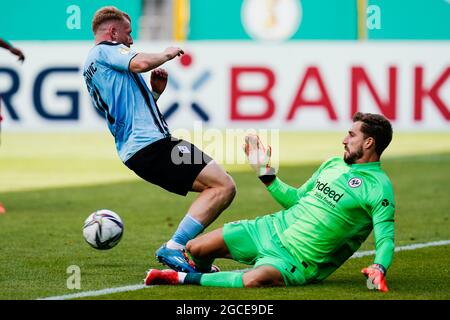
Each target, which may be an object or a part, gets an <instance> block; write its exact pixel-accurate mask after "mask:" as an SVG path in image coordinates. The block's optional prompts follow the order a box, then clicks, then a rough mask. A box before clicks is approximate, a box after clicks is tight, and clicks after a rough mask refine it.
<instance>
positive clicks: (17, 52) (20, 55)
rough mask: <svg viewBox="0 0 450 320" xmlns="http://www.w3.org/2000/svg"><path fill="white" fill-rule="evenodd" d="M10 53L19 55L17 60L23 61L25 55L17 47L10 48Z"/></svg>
mask: <svg viewBox="0 0 450 320" xmlns="http://www.w3.org/2000/svg"><path fill="white" fill-rule="evenodd" d="M9 51H10V52H11V53H12V54H14V55H16V56H18V57H19V61H21V62H24V61H25V56H24V55H23V53H22V51H20V50H19V49H17V48H11V49H10V50H9Z"/></svg>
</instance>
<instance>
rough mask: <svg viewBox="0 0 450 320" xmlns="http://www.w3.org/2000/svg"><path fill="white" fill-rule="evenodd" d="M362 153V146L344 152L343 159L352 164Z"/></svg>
mask: <svg viewBox="0 0 450 320" xmlns="http://www.w3.org/2000/svg"><path fill="white" fill-rule="evenodd" d="M363 154H364V151H363V148H362V147H360V148H359V149H358V150H356V151H354V152H349V151H347V153H345V154H344V161H345V163H347V164H354V163H355V162H356V160H358V159H361V158H362V156H363Z"/></svg>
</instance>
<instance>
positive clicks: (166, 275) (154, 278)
mask: <svg viewBox="0 0 450 320" xmlns="http://www.w3.org/2000/svg"><path fill="white" fill-rule="evenodd" d="M144 283H145V285H146V286H150V285H155V284H170V285H175V284H179V281H178V272H177V271H175V270H172V269H166V270H158V269H150V270H148V271H147V275H146V276H145V279H144Z"/></svg>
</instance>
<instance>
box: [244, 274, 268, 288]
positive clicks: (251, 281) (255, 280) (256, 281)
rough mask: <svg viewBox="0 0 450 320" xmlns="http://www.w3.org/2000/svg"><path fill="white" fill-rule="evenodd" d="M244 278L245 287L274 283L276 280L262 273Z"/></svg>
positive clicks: (265, 285)
mask: <svg viewBox="0 0 450 320" xmlns="http://www.w3.org/2000/svg"><path fill="white" fill-rule="evenodd" d="M242 280H243V283H244V287H245V288H259V287H268V286H273V285H274V281H273V280H272V279H269V278H267V277H264V276H261V275H250V276H247V277H244V278H243V279H242Z"/></svg>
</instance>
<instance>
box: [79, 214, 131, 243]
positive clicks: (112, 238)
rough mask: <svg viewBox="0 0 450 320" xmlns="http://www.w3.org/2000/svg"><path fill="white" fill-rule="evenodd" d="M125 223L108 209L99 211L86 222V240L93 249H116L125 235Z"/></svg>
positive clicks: (84, 228) (84, 227)
mask: <svg viewBox="0 0 450 320" xmlns="http://www.w3.org/2000/svg"><path fill="white" fill-rule="evenodd" d="M123 229H124V228H123V222H122V219H121V218H120V217H119V215H118V214H117V213H115V212H113V211H111V210H108V209H101V210H97V211H95V212H93V213H91V214H90V215H89V217H87V219H86V220H85V221H84V226H83V237H84V240H86V242H87V243H88V244H89V245H90V246H91V247H93V248H95V249H99V250H108V249H111V248H113V247H115V246H116V245H117V244H118V243H119V241H120V239H122V235H123Z"/></svg>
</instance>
